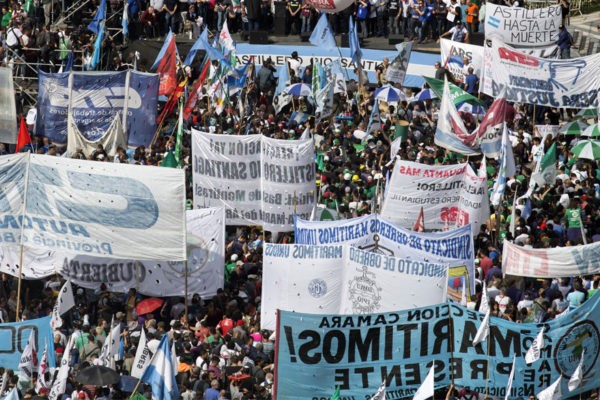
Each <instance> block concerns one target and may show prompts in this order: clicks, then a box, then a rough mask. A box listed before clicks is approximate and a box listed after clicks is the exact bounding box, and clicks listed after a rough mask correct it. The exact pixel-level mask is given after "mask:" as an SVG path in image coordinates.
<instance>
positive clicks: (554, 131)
mask: <svg viewBox="0 0 600 400" xmlns="http://www.w3.org/2000/svg"><path fill="white" fill-rule="evenodd" d="M559 130H560V125H535V126H534V128H533V131H534V132H535V131H537V133H538V134H539V136H541V138H542V143H544V141H545V140H546V136H548V135H550V136H551V137H552V139H554V138H555V137H556V136H557V135H558V131H559Z"/></svg>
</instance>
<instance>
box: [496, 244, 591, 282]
mask: <svg viewBox="0 0 600 400" xmlns="http://www.w3.org/2000/svg"><path fill="white" fill-rule="evenodd" d="M502 270H503V271H504V273H506V274H509V275H518V276H528V277H533V278H555V277H569V276H577V275H593V274H597V273H599V272H600V243H598V242H597V243H591V244H586V245H582V246H572V247H556V248H552V249H526V248H524V247H521V246H517V245H516V244H512V243H510V242H508V241H507V240H505V241H504V250H503V251H502Z"/></svg>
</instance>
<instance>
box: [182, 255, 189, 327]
mask: <svg viewBox="0 0 600 400" xmlns="http://www.w3.org/2000/svg"><path fill="white" fill-rule="evenodd" d="M184 266H185V271H184V273H183V276H184V278H183V285H184V292H185V300H183V304H184V305H185V322H186V323H187V324H189V323H190V321H188V260H185V262H184Z"/></svg>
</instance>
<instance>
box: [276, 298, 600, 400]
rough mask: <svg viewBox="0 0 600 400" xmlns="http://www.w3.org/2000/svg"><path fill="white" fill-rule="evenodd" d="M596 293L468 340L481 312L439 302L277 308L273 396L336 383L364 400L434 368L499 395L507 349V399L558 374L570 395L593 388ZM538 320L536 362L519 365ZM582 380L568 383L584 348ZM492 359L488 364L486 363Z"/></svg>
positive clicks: (498, 324) (500, 322) (293, 395)
mask: <svg viewBox="0 0 600 400" xmlns="http://www.w3.org/2000/svg"><path fill="white" fill-rule="evenodd" d="M599 302H600V295H598V294H596V295H595V296H593V297H592V298H591V299H590V300H588V301H587V302H585V303H584V304H583V305H582V306H581V307H579V308H577V309H576V310H575V311H572V312H570V313H569V314H567V315H565V316H562V317H560V318H558V319H555V320H550V321H549V322H547V323H546V324H523V323H515V322H511V321H507V320H504V319H500V318H496V317H492V318H491V319H490V332H489V335H488V336H487V338H486V339H485V340H484V341H483V342H482V343H479V344H478V345H476V346H473V344H472V342H473V338H474V337H475V334H476V333H477V330H478V328H479V326H480V324H481V321H482V320H483V318H484V315H483V314H481V313H478V312H475V311H473V310H468V309H466V308H464V307H461V306H459V305H457V304H453V303H446V304H439V305H436V306H432V307H423V308H416V309H413V310H409V311H399V312H389V313H381V314H363V315H318V314H303V313H296V312H286V311H280V318H279V324H278V326H277V330H278V332H277V340H278V342H277V351H276V354H278V356H277V360H276V363H277V366H276V390H277V393H276V394H277V398H278V399H286V400H312V399H327V398H329V396H330V395H331V394H332V393H333V392H334V390H335V388H336V386H339V387H340V389H341V391H340V396H341V398H346V399H368V398H370V396H372V395H373V394H374V393H375V392H376V391H377V389H378V387H379V386H380V385H381V382H382V381H384V380H385V382H386V386H387V394H386V399H400V398H405V397H411V396H412V395H413V394H414V393H415V392H416V391H417V389H418V388H419V386H420V385H421V383H422V382H423V380H424V379H425V377H426V375H427V373H428V372H429V369H430V368H431V367H432V366H434V371H435V387H436V389H440V388H444V387H447V386H448V385H450V383H451V382H452V381H454V384H455V385H456V386H458V387H464V388H465V389H467V390H470V391H475V392H477V393H479V394H480V397H479V398H483V397H484V396H483V394H484V393H485V392H486V390H487V393H488V395H489V396H491V397H495V398H503V397H504V396H505V394H506V388H507V382H508V377H509V374H510V371H511V366H512V362H513V356H515V357H516V365H515V371H516V372H515V376H514V381H513V384H512V390H511V391H510V393H509V398H512V399H516V398H517V397H522V398H527V396H530V395H537V394H538V393H540V392H541V391H542V390H543V389H546V388H547V387H548V386H550V385H551V384H552V383H553V382H554V381H556V380H557V379H558V377H559V376H560V375H561V374H562V376H563V379H562V380H561V382H562V383H561V386H562V393H563V395H564V396H568V397H574V396H576V395H577V394H579V393H583V392H586V391H589V390H591V389H594V388H597V387H598V386H600V380H599V379H598V376H597V375H596V373H597V371H598V368H600V361H599V360H598V354H599V343H600V334H599V331H598V323H599V322H600V308H599V307H598V303H599ZM542 326H544V327H545V334H544V342H545V343H544V344H545V346H544V347H543V348H542V349H541V352H540V353H541V356H540V359H539V360H537V361H534V362H533V363H532V364H530V365H527V364H526V363H525V358H524V357H525V354H526V353H527V350H528V349H529V347H530V346H531V343H532V342H533V340H534V339H535V337H536V336H537V334H538V333H539V331H540V330H541V328H542ZM584 349H585V354H584V358H583V360H584V361H583V380H582V383H581V385H580V387H579V388H577V389H576V390H574V391H571V392H569V389H568V387H567V383H568V381H569V378H570V377H571V375H572V374H573V372H574V371H575V369H576V368H577V365H578V364H579V361H580V359H581V354H582V352H583V350H584ZM488 364H489V367H488Z"/></svg>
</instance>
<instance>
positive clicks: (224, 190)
mask: <svg viewBox="0 0 600 400" xmlns="http://www.w3.org/2000/svg"><path fill="white" fill-rule="evenodd" d="M192 141H193V144H192V152H193V156H194V161H193V167H194V170H193V179H194V207H196V208H199V207H206V206H222V207H225V217H226V222H227V224H228V225H248V224H253V225H262V226H263V228H264V229H265V230H270V231H289V230H291V229H292V227H293V225H294V214H296V215H298V216H300V217H301V218H305V219H308V218H309V217H310V215H311V213H312V209H313V207H315V190H316V186H315V161H314V147H313V141H312V139H306V140H293V141H292V140H278V139H270V138H267V137H263V136H262V135H250V136H228V135H214V134H208V133H201V132H198V131H194V132H193V134H192Z"/></svg>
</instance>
